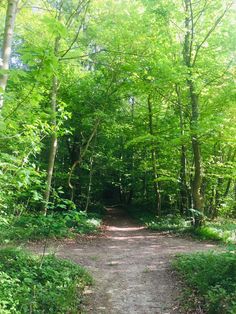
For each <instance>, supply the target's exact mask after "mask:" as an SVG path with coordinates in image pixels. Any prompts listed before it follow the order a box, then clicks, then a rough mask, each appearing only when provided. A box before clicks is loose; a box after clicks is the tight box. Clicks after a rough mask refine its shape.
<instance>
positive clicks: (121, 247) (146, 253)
mask: <svg viewBox="0 0 236 314" xmlns="http://www.w3.org/2000/svg"><path fill="white" fill-rule="evenodd" d="M213 248H214V246H213V245H211V244H204V243H200V242H197V241H190V240H186V239H182V238H176V237H174V236H171V235H164V234H159V233H153V232H150V231H148V230H146V229H145V228H143V227H139V226H137V224H135V223H134V221H132V220H131V219H130V218H129V217H126V216H124V214H123V213H121V212H119V211H117V212H114V210H112V213H110V215H108V216H107V219H106V221H105V234H104V236H102V237H98V238H95V239H93V240H91V241H88V240H87V241H80V242H73V241H71V242H69V243H63V244H61V245H60V246H58V247H57V248H55V247H54V248H53V249H54V250H55V249H56V251H57V255H58V256H60V257H63V258H68V259H70V260H73V261H74V262H76V263H79V264H81V265H83V266H85V267H86V268H87V269H88V270H89V271H90V272H91V273H92V275H93V277H94V278H95V285H94V286H93V287H92V290H88V291H87V293H86V294H87V302H86V303H87V306H86V310H85V313H94V314H102V313H104V314H159V313H160V314H167V313H169V314H170V313H171V314H173V313H179V311H178V304H177V303H178V302H177V300H176V299H177V297H178V294H179V293H178V287H177V282H176V280H175V278H174V276H173V275H172V273H171V270H170V259H171V258H172V257H173V255H175V254H176V253H180V252H192V251H199V250H205V249H213ZM34 249H36V250H37V251H38V252H39V250H40V248H39V247H38V248H34Z"/></svg>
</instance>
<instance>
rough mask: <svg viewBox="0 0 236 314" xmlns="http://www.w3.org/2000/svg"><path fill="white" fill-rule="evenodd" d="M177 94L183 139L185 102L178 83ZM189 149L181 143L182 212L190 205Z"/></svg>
mask: <svg viewBox="0 0 236 314" xmlns="http://www.w3.org/2000/svg"><path fill="white" fill-rule="evenodd" d="M175 89H176V94H177V102H178V107H179V108H178V112H179V127H180V136H181V139H183V137H184V134H185V132H184V131H185V130H184V112H183V103H182V101H181V96H180V91H179V88H178V86H177V85H176V87H175ZM186 155H187V149H186V145H185V144H183V143H181V151H180V187H179V189H180V212H181V213H182V214H184V213H186V212H187V209H188V208H189V207H190V206H189V192H188V186H187V170H186V164H187V156H186Z"/></svg>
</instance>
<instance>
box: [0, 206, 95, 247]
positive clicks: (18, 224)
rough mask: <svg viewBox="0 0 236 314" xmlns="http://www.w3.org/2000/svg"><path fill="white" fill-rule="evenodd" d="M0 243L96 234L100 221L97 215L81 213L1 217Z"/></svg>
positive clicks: (69, 212)
mask: <svg viewBox="0 0 236 314" xmlns="http://www.w3.org/2000/svg"><path fill="white" fill-rule="evenodd" d="M1 217H2V219H0V226H1V230H0V242H2V243H4V242H9V241H24V240H40V239H43V238H65V237H67V238H68V237H74V236H76V234H84V233H95V232H98V230H99V227H100V223H101V220H100V219H99V218H98V217H97V215H93V214H87V213H86V212H82V211H80V212H79V211H73V210H71V211H68V212H65V213H51V214H48V215H47V216H44V215H42V214H38V215H37V214H23V215H21V216H19V217H14V216H13V215H12V216H9V217H8V218H6V217H5V216H3V215H2V216H1Z"/></svg>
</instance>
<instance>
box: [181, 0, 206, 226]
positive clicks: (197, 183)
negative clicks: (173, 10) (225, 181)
mask: <svg viewBox="0 0 236 314" xmlns="http://www.w3.org/2000/svg"><path fill="white" fill-rule="evenodd" d="M184 3H185V13H186V18H185V28H186V34H185V39H184V47H183V60H184V64H185V66H186V68H187V75H188V77H187V79H186V83H187V87H188V94H189V106H190V111H191V123H190V129H191V142H192V152H193V166H194V175H193V180H192V182H191V185H192V198H193V207H194V210H197V211H198V212H199V213H200V214H198V213H195V215H194V225H195V226H199V225H201V224H202V220H203V219H202V218H203V215H202V214H203V212H204V206H203V196H202V191H201V187H202V177H203V173H202V162H201V148H200V141H199V136H198V124H199V107H200V104H199V98H198V95H197V93H196V90H195V84H194V80H193V68H194V64H195V62H196V55H195V58H194V61H192V57H193V56H192V54H193V51H192V50H193V41H194V31H195V30H194V20H193V16H194V14H193V11H192V1H191V0H185V2H184Z"/></svg>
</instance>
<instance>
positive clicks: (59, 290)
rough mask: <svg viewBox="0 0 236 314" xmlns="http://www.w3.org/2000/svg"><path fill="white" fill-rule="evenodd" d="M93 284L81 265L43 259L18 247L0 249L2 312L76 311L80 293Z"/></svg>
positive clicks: (35, 313) (56, 313)
mask: <svg viewBox="0 0 236 314" xmlns="http://www.w3.org/2000/svg"><path fill="white" fill-rule="evenodd" d="M91 283H92V280H91V277H90V276H89V275H88V273H87V272H86V271H85V270H84V269H83V268H81V267H80V266H78V265H76V264H74V263H72V262H69V261H66V260H59V259H57V258H55V257H54V256H46V257H44V259H43V260H42V258H40V257H34V256H32V255H29V254H28V253H26V252H23V251H21V250H19V249H12V248H10V249H9V248H7V249H1V250H0V312H1V313H2V314H8V313H11V314H18V313H19V314H22V313H34V314H37V313H38V314H39V313H40V314H43V313H45V314H49V313H55V314H60V313H61V314H62V313H78V307H79V305H80V303H81V300H82V292H83V290H84V288H85V286H86V285H90V284H91Z"/></svg>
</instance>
